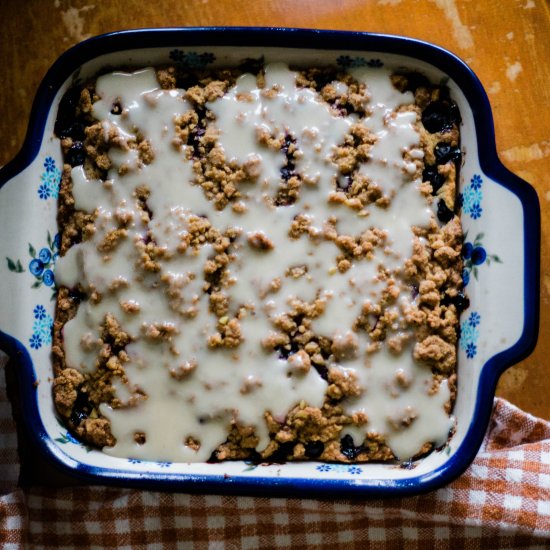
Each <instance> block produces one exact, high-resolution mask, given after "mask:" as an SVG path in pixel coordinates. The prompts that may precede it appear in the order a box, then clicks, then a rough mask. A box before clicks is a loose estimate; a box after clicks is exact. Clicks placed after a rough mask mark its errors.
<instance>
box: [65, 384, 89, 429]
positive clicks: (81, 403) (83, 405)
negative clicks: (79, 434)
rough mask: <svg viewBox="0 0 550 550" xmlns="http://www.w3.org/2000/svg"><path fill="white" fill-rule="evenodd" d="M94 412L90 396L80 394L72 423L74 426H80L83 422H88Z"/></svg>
mask: <svg viewBox="0 0 550 550" xmlns="http://www.w3.org/2000/svg"><path fill="white" fill-rule="evenodd" d="M91 412H92V405H91V404H90V401H89V400H88V395H87V394H85V393H83V392H78V394H77V396H76V400H75V402H74V405H73V410H72V412H71V417H70V420H71V423H72V424H73V426H75V427H76V426H78V425H79V424H80V423H81V422H82V421H83V420H86V418H88V417H89V416H90V413H91Z"/></svg>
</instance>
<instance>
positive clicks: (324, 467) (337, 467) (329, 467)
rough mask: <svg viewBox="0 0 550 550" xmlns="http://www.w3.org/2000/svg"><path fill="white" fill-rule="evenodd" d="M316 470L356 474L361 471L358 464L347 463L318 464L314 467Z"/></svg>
mask: <svg viewBox="0 0 550 550" xmlns="http://www.w3.org/2000/svg"><path fill="white" fill-rule="evenodd" d="M315 469H316V470H317V471H318V472H335V473H347V474H352V475H358V474H360V473H362V471H363V470H362V469H361V468H360V467H359V466H348V465H347V464H319V465H318V466H316V468H315Z"/></svg>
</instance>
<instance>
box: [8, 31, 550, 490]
mask: <svg viewBox="0 0 550 550" xmlns="http://www.w3.org/2000/svg"><path fill="white" fill-rule="evenodd" d="M260 58H263V59H265V61H266V62H272V61H284V62H285V63H288V64H291V65H292V64H295V65H302V66H306V65H321V66H322V65H332V66H334V65H336V66H340V67H361V66H368V67H374V68H375V67H381V66H390V67H392V68H406V69H408V70H415V71H419V72H421V73H423V74H425V75H426V76H428V78H430V80H432V81H433V82H443V83H445V84H446V85H447V86H448V87H449V89H450V92H451V96H452V97H453V99H454V100H455V101H456V102H457V104H458V107H459V109H460V112H461V116H462V127H461V148H462V152H463V163H462V167H461V175H460V197H459V198H460V201H461V204H462V208H461V217H462V224H463V228H464V233H465V235H466V236H465V244H464V249H463V255H464V272H463V279H464V283H465V285H466V292H467V295H468V298H469V307H468V308H467V309H466V310H465V311H464V312H463V313H462V316H461V319H460V326H461V338H460V342H459V354H458V392H457V399H456V403H455V406H454V411H453V414H454V416H455V418H456V431H455V433H454V434H453V436H452V437H451V438H450V440H449V441H448V442H447V444H446V445H445V446H444V447H443V448H442V449H439V450H436V451H434V452H432V453H431V454H429V455H428V456H427V457H426V458H423V459H421V460H418V461H416V462H411V461H408V462H407V463H404V464H401V465H400V464H375V463H368V464H355V465H348V464H326V463H320V462H315V461H309V462H303V463H296V462H294V463H285V464H265V465H264V464H260V465H257V464H249V463H245V462H240V461H236V462H222V463H215V464H214V463H191V464H188V463H167V462H148V461H140V460H136V459H122V458H115V457H111V456H108V455H106V454H104V453H102V452H100V451H97V450H92V449H90V448H88V447H86V446H85V445H84V444H82V443H80V442H78V441H76V440H75V439H74V438H73V437H72V435H71V434H70V433H68V432H67V429H66V428H65V427H64V426H63V424H61V422H60V421H59V419H58V418H57V416H56V413H55V411H54V406H53V399H52V392H51V383H50V381H51V377H52V364H51V328H52V323H53V317H54V308H55V300H54V298H55V282H54V279H55V275H54V272H55V261H56V259H57V256H58V236H57V233H58V229H57V226H56V209H57V196H58V191H59V182H60V178H61V169H62V165H63V161H62V155H61V149H60V144H59V140H58V139H57V138H56V137H55V136H54V133H53V127H54V123H55V118H56V115H57V108H58V104H59V101H60V99H61V97H62V96H63V94H64V92H65V91H66V90H67V88H68V87H70V86H71V84H73V83H74V82H75V81H77V80H85V79H86V78H88V77H91V76H93V75H95V74H96V73H97V72H98V71H100V70H101V69H103V68H105V67H122V66H147V65H153V64H166V63H174V64H180V65H181V66H184V67H185V66H187V67H192V68H197V67H198V68H200V67H205V66H208V67H216V66H231V65H237V64H239V63H241V62H243V60H245V59H260ZM0 235H1V241H0V260H1V263H0V276H1V278H2V279H1V280H2V291H1V293H0V349H2V350H3V351H5V352H6V353H8V354H9V355H10V356H11V358H12V360H13V361H14V362H15V363H16V373H17V376H18V378H19V380H18V382H19V387H20V395H19V396H18V398H19V400H20V405H21V408H22V416H23V418H24V423H25V426H24V429H25V430H26V431H27V432H28V434H29V435H30V437H32V438H33V440H34V442H35V443H37V445H38V447H39V448H40V450H41V452H42V453H43V454H44V457H45V458H46V459H48V460H49V461H51V462H52V463H53V464H54V465H55V466H56V467H57V468H59V469H61V470H62V471H63V472H64V473H67V474H69V475H71V476H73V477H74V476H76V477H78V478H80V479H82V480H87V481H91V482H95V483H104V484H119V485H120V484H122V485H128V486H137V487H139V486H141V487H144V486H147V487H149V488H158V489H165V490H178V491H191V490H192V491H198V492H205V493H208V492H210V493H212V492H217V493H224V492H227V493H241V494H258V493H261V494H262V495H285V496H291V495H295V496H298V495H299V496H300V497H304V496H310V497H313V496H328V495H330V496H336V495H340V496H353V495H357V496H383V495H384V496H405V495H411V494H418V493H421V492H426V491H429V490H433V489H436V488H438V487H440V486H442V485H444V484H446V483H448V482H450V481H451V480H452V479H454V478H455V477H457V476H458V475H460V474H461V473H462V472H463V471H464V470H465V469H466V468H467V467H468V465H469V464H470V463H471V461H472V460H473V458H474V457H475V454H476V453H477V451H478V449H479V446H480V444H481V441H482V439H483V436H484V433H485V431H486V428H487V426H488V422H489V417H490V413H491V409H492V403H493V397H494V392H495V387H496V383H497V380H498V377H499V375H500V374H501V373H502V372H503V371H504V370H505V369H506V368H507V367H509V366H511V365H513V364H514V363H516V362H518V361H520V360H521V359H523V358H524V357H526V356H527V355H528V354H529V353H530V352H531V351H532V349H533V348H534V345H535V343H536V337H537V330H538V299H539V262H540V258H539V255H540V252H539V249H540V211H539V204H538V199H537V195H536V192H535V191H534V189H533V188H532V187H531V186H530V185H529V184H527V183H526V182H524V181H522V180H521V179H519V178H518V177H516V176H515V175H514V174H512V173H510V172H509V171H508V170H507V169H506V168H505V167H504V166H503V165H502V164H501V163H500V161H499V160H498V157H497V154H496V148H495V142H494V130H493V121H492V115H491V111H490V107H489V101H488V99H487V95H486V94H485V92H484V90H483V88H482V86H481V84H480V82H479V80H478V79H477V77H476V76H475V75H474V74H473V73H472V71H471V70H470V69H469V67H468V66H467V65H466V64H465V63H464V62H462V61H461V60H459V59H458V58H456V57H455V56H454V55H452V54H451V53H449V52H447V51H445V50H443V49H441V48H439V47H436V46H433V45H430V44H428V43H425V42H421V41H418V40H413V39H409V38H403V37H397V36H386V35H374V34H368V33H358V32H339V31H320V30H307V29H279V28H182V29H162V30H148V29H146V30H135V31H124V32H118V33H113V34H108V35H103V36H99V37H96V38H92V39H90V40H87V41H85V42H83V43H81V44H78V45H77V46H75V47H73V48H72V49H70V50H69V51H67V52H66V53H64V54H63V55H62V56H61V57H60V58H59V59H58V60H57V61H56V63H55V64H54V65H53V66H52V68H51V69H50V70H49V72H48V73H47V75H46V76H45V78H44V80H43V82H42V84H41V86H40V88H39V90H38V93H37V96H36V99H35V102H34V106H33V110H32V114H31V119H30V123H29V129H28V133H27V136H26V139H25V143H24V146H23V148H22V150H21V151H20V153H19V154H18V155H17V157H16V158H15V159H14V160H13V161H12V162H11V163H9V164H8V165H7V166H6V167H5V168H3V169H2V170H1V171H0Z"/></svg>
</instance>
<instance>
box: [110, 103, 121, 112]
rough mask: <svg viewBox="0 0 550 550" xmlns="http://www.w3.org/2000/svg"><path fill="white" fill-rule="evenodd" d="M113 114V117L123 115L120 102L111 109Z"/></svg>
mask: <svg viewBox="0 0 550 550" xmlns="http://www.w3.org/2000/svg"><path fill="white" fill-rule="evenodd" d="M111 114H112V115H120V114H122V105H121V104H120V103H119V102H118V101H115V102H114V103H113V106H112V107H111Z"/></svg>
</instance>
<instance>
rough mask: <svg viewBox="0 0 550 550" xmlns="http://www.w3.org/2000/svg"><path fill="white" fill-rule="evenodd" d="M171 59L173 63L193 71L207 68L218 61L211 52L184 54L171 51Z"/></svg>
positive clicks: (178, 51) (179, 51)
mask: <svg viewBox="0 0 550 550" xmlns="http://www.w3.org/2000/svg"><path fill="white" fill-rule="evenodd" d="M169 57H170V59H171V60H172V61H175V62H176V63H181V64H182V65H184V66H186V67H189V68H193V69H200V68H202V67H205V66H206V65H208V64H209V63H213V62H214V61H215V59H216V56H215V55H214V54H213V53H210V52H204V53H197V52H182V51H181V50H178V49H176V50H171V51H170V54H169Z"/></svg>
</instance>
